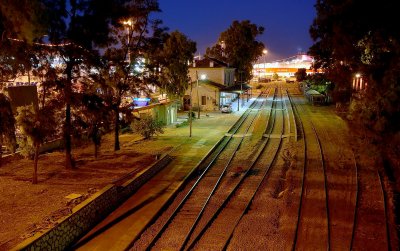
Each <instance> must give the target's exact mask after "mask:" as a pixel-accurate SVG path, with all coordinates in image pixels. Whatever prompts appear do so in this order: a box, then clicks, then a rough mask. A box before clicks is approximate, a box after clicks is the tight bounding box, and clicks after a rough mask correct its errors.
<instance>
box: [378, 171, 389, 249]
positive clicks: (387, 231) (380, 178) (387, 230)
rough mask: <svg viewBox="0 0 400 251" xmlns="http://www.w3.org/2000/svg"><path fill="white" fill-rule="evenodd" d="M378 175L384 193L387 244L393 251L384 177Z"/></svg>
mask: <svg viewBox="0 0 400 251" xmlns="http://www.w3.org/2000/svg"><path fill="white" fill-rule="evenodd" d="M376 172H377V173H378V177H379V183H380V190H381V193H382V198H383V211H384V213H385V225H386V242H387V250H388V251H391V250H392V245H391V243H390V242H391V241H390V231H389V223H388V217H387V215H388V213H387V207H386V203H387V198H386V193H385V189H384V188H383V179H382V175H381V173H380V172H379V171H378V170H377V171H376Z"/></svg>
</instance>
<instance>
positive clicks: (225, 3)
mask: <svg viewBox="0 0 400 251" xmlns="http://www.w3.org/2000/svg"><path fill="white" fill-rule="evenodd" d="M315 2H316V1H315V0H253V1H250V0H201V1H200V0H159V4H160V8H161V10H162V13H159V14H157V15H156V17H157V18H160V19H161V20H163V22H164V25H166V26H167V27H169V28H170V31H173V30H179V31H181V32H183V33H184V34H186V35H187V36H188V37H189V38H190V39H192V40H194V41H195V42H196V43H197V51H198V52H197V53H199V52H200V53H201V54H202V55H203V54H204V53H205V51H206V48H207V47H210V46H212V45H213V44H215V42H216V41H217V39H218V37H219V34H220V33H221V32H222V31H224V30H226V29H227V28H228V27H229V26H230V24H231V23H232V21H233V20H246V19H249V20H250V21H251V22H252V23H255V24H257V25H259V26H263V27H264V28H265V32H264V34H263V35H262V36H260V37H259V40H260V41H261V42H263V43H264V44H265V46H266V48H267V50H268V55H267V58H266V61H271V60H276V59H282V58H286V57H289V56H293V55H295V54H296V53H298V52H299V51H307V50H308V48H309V47H310V46H311V45H312V40H311V38H310V35H309V33H308V30H309V27H310V25H311V24H312V20H313V18H314V17H315V9H314V4H315Z"/></svg>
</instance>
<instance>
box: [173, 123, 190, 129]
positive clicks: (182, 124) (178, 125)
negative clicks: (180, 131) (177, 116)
mask: <svg viewBox="0 0 400 251" xmlns="http://www.w3.org/2000/svg"><path fill="white" fill-rule="evenodd" d="M187 125H189V122H188V121H183V122H182V123H180V124H176V125H175V127H176V128H180V127H184V126H187Z"/></svg>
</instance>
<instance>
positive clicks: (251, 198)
mask: <svg viewBox="0 0 400 251" xmlns="http://www.w3.org/2000/svg"><path fill="white" fill-rule="evenodd" d="M282 100H283V99H282V95H281V101H282ZM275 119H276V113H275V117H274V123H273V124H274V125H275ZM284 122H285V118H284V111H283V109H282V130H281V137H280V140H279V145H278V147H277V148H276V151H275V153H274V155H273V157H272V161H271V162H270V163H269V164H268V166H267V167H266V169H265V172H264V174H263V176H262V178H261V179H260V181H259V183H258V184H257V187H256V189H255V190H254V192H253V194H252V195H251V197H250V200H249V201H248V202H247V204H246V207H245V209H244V210H243V211H242V213H241V215H240V217H239V218H238V219H237V221H236V222H235V224H234V227H233V228H232V231H231V232H230V233H229V236H228V238H227V240H226V242H225V244H224V246H223V248H222V250H226V249H227V248H228V246H229V244H230V242H231V239H232V237H233V233H234V231H235V229H236V227H237V226H238V225H239V223H240V222H241V220H242V219H243V217H244V216H245V215H246V214H247V212H248V210H249V209H250V206H251V204H252V203H253V200H254V198H255V197H256V195H257V193H258V191H259V190H260V188H261V185H262V184H263V183H264V181H265V180H266V178H268V176H269V174H270V170H271V167H272V166H273V165H274V163H275V161H276V158H277V156H278V152H279V150H280V149H281V147H282V142H283V134H284V131H285V123H284ZM273 129H274V128H273V127H272V128H271V129H270V131H269V133H268V134H269V135H271V134H272V131H273ZM268 143H269V138H267V140H266V141H265V142H264V144H263V146H262V149H261V151H260V153H259V155H258V156H257V160H256V161H255V162H254V163H253V165H252V167H253V166H254V165H255V164H256V162H258V160H259V159H260V157H261V155H262V154H263V153H264V151H265V149H266V147H267V145H268ZM246 174H247V173H246Z"/></svg>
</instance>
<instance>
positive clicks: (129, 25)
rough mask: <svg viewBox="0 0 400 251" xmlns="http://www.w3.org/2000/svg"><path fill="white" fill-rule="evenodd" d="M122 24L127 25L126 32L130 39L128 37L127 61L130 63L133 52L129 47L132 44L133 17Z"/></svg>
mask: <svg viewBox="0 0 400 251" xmlns="http://www.w3.org/2000/svg"><path fill="white" fill-rule="evenodd" d="M122 24H123V25H125V26H126V33H127V34H128V39H127V42H128V44H127V47H128V56H127V61H128V62H129V63H130V62H131V52H130V49H129V47H130V46H131V43H130V37H131V32H132V30H131V28H132V25H133V22H132V20H131V19H128V20H126V21H122Z"/></svg>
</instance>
